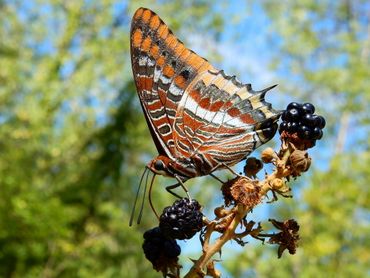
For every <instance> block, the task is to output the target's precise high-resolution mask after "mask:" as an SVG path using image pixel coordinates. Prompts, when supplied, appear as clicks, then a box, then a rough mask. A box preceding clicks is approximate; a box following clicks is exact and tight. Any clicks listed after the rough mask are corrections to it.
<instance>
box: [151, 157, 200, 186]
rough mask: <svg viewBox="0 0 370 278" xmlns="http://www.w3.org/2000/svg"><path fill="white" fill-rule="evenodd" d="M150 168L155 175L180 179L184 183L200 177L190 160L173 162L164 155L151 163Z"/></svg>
mask: <svg viewBox="0 0 370 278" xmlns="http://www.w3.org/2000/svg"><path fill="white" fill-rule="evenodd" d="M148 168H149V169H150V170H151V171H152V172H153V173H155V174H158V175H162V176H166V177H178V178H180V179H181V180H183V181H185V180H187V179H189V178H192V177H195V176H199V174H197V172H196V169H195V165H194V164H193V163H192V162H191V161H190V160H189V159H185V160H183V159H182V160H180V159H178V160H172V159H170V158H169V157H167V156H164V155H158V156H157V157H156V158H154V159H153V160H152V161H151V162H149V164H148Z"/></svg>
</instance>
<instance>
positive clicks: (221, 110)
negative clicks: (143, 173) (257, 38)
mask: <svg viewBox="0 0 370 278" xmlns="http://www.w3.org/2000/svg"><path fill="white" fill-rule="evenodd" d="M130 45H131V63H132V71H133V76H134V80H135V84H136V89H137V93H138V96H139V98H140V103H141V106H142V109H143V112H144V116H145V119H146V121H147V124H148V127H149V130H150V133H151V136H152V138H153V140H154V143H155V145H156V147H157V150H158V156H157V157H156V158H154V159H153V160H152V161H151V162H150V163H149V164H148V165H147V168H149V169H150V170H151V171H152V172H154V173H155V174H161V175H164V176H170V177H174V178H176V179H177V180H178V181H180V182H184V181H186V180H188V179H190V178H194V177H198V176H205V175H209V174H211V173H212V172H214V171H216V170H219V169H224V168H228V167H230V166H233V165H234V164H236V163H238V162H240V161H241V160H243V159H245V158H246V157H247V156H248V155H249V154H250V153H251V152H252V151H253V150H254V149H256V148H257V147H258V146H260V145H262V144H264V143H266V142H267V141H269V140H270V139H271V138H272V137H273V136H274V134H275V133H276V130H277V121H278V119H279V117H280V115H281V113H280V112H279V111H276V110H274V109H273V108H272V107H271V104H270V103H268V102H266V101H265V94H266V92H267V91H269V90H270V89H272V88H273V87H275V86H276V85H275V86H272V87H269V88H267V89H264V90H261V91H254V90H253V89H252V86H251V85H250V84H242V83H241V82H240V81H238V79H237V78H236V77H235V76H229V75H226V74H225V73H224V71H223V70H218V69H216V68H215V67H214V66H212V65H211V64H210V63H209V62H208V61H207V60H206V59H204V58H202V57H200V56H199V55H197V54H196V53H195V52H193V51H192V50H190V49H188V48H187V47H186V46H185V45H184V43H183V42H181V41H180V40H179V39H178V38H177V37H176V36H175V35H174V34H173V33H172V31H171V30H170V29H169V28H168V26H167V25H166V24H165V23H164V22H163V21H162V19H161V18H160V17H159V16H158V15H157V14H156V13H154V12H153V11H151V10H149V9H146V8H139V9H138V10H137V11H136V12H135V14H134V16H133V19H132V24H131V33H130Z"/></svg>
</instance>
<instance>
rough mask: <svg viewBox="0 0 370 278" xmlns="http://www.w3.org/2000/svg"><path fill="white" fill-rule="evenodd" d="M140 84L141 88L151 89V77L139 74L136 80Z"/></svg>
mask: <svg viewBox="0 0 370 278" xmlns="http://www.w3.org/2000/svg"><path fill="white" fill-rule="evenodd" d="M136 82H138V83H139V84H140V89H141V90H147V91H151V90H152V89H153V78H152V77H145V76H141V77H138V78H137V81H136Z"/></svg>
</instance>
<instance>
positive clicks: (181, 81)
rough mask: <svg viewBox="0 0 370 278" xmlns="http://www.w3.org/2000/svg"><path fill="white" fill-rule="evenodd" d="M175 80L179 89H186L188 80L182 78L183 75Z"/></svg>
mask: <svg viewBox="0 0 370 278" xmlns="http://www.w3.org/2000/svg"><path fill="white" fill-rule="evenodd" d="M174 80H175V85H176V86H177V87H179V88H180V89H185V82H186V80H185V78H184V77H182V76H181V75H178V76H176V77H175V79H174Z"/></svg>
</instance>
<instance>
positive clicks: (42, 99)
mask: <svg viewBox="0 0 370 278" xmlns="http://www.w3.org/2000/svg"><path fill="white" fill-rule="evenodd" d="M140 2H141V3H137V1H132V2H127V1H111V0H104V1H43V0H35V1H7V0H3V1H0V103H1V110H0V153H1V155H0V276H1V277H158V274H157V273H155V272H154V271H152V270H151V265H150V263H149V262H147V261H146V260H145V259H144V258H143V254H142V250H141V244H142V231H143V230H145V229H147V228H148V221H146V220H147V219H149V217H150V218H151V219H152V214H151V212H149V211H148V214H147V217H146V218H145V217H144V219H143V222H144V223H143V225H141V227H140V228H139V227H134V228H129V227H128V219H129V214H130V209H131V206H132V199H133V196H134V191H135V189H136V187H137V185H138V181H139V177H140V175H141V173H140V169H143V165H144V163H145V162H146V161H148V159H146V157H145V154H147V153H154V145H153V144H152V142H151V140H148V138H150V134H149V132H148V130H147V127H146V123H145V121H144V117H143V116H142V112H141V107H140V105H139V101H138V98H137V97H136V93H135V88H134V85H133V82H132V73H131V63H130V57H129V28H130V20H131V15H132V14H133V12H134V11H135V10H136V8H138V7H139V4H140V5H143V6H146V7H149V8H151V9H153V10H154V11H156V12H158V13H159V14H160V15H161V16H162V17H163V18H164V19H165V20H166V21H168V23H169V24H170V25H171V27H174V28H173V29H174V30H177V29H180V27H181V29H182V30H183V31H182V32H186V31H187V32H190V31H191V30H192V29H194V28H195V25H196V28H198V29H199V28H200V29H203V32H207V31H211V32H208V34H211V36H214V37H216V36H217V33H218V32H219V31H220V30H221V28H222V20H221V17H220V16H219V15H218V14H217V12H215V11H213V10H212V9H211V8H210V3H208V2H207V1H196V0H194V1H187V2H186V4H183V3H182V2H181V1H140ZM194 22H196V24H194ZM180 33H181V32H180ZM182 39H184V38H182ZM185 39H186V38H185ZM156 197H158V198H160V195H159V194H156ZM159 202H160V201H159ZM151 223H152V221H151Z"/></svg>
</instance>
